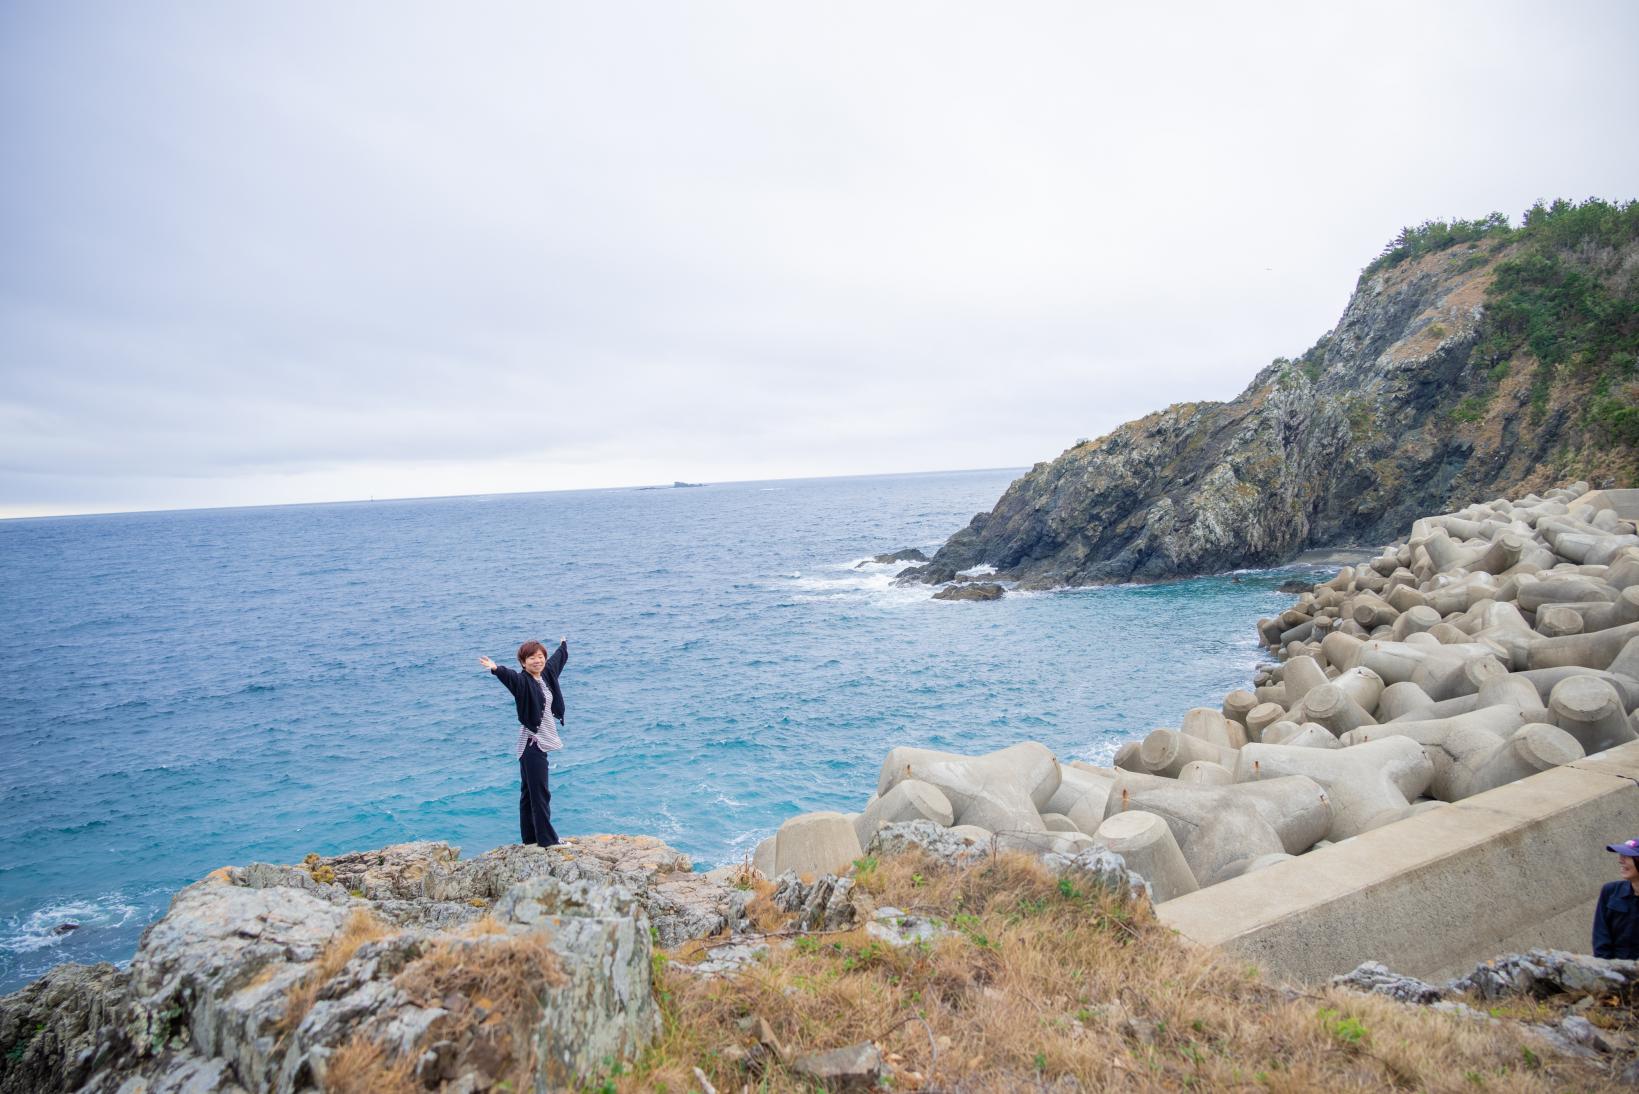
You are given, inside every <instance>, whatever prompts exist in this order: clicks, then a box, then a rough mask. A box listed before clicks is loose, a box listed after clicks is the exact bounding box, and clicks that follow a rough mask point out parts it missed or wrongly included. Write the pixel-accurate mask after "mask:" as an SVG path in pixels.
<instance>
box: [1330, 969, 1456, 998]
mask: <svg viewBox="0 0 1639 1094" xmlns="http://www.w3.org/2000/svg"><path fill="white" fill-rule="evenodd" d="M1332 983H1333V984H1334V985H1336V986H1337V987H1340V988H1348V989H1350V990H1351V991H1358V992H1365V993H1368V994H1371V995H1386V996H1388V997H1389V998H1390V999H1398V1000H1400V1002H1402V1003H1419V1004H1427V1003H1434V1002H1438V1001H1439V1000H1441V999H1444V998H1445V994H1446V993H1445V989H1444V988H1437V987H1435V986H1434V985H1433V984H1429V983H1426V982H1424V981H1422V980H1418V979H1417V978H1416V977H1414V976H1402V975H1400V974H1399V973H1397V972H1390V971H1389V969H1388V967H1387V966H1385V965H1383V964H1382V963H1381V962H1378V961H1367V962H1366V963H1364V964H1362V965H1360V966H1358V967H1357V968H1356V969H1355V970H1354V971H1353V972H1351V973H1346V974H1344V975H1342V976H1334V977H1332Z"/></svg>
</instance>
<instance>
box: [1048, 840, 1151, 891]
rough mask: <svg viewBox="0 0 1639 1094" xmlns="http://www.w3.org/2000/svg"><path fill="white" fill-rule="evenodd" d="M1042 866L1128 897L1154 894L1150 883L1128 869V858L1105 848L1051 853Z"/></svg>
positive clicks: (1086, 883) (1089, 884)
mask: <svg viewBox="0 0 1639 1094" xmlns="http://www.w3.org/2000/svg"><path fill="white" fill-rule="evenodd" d="M1041 861H1042V865H1044V866H1046V867H1047V868H1048V869H1049V870H1051V871H1053V872H1054V873H1056V874H1059V875H1061V876H1069V877H1072V878H1073V879H1075V880H1076V881H1079V882H1080V883H1081V884H1083V885H1086V886H1089V887H1094V888H1100V889H1105V890H1107V891H1109V892H1112V893H1116V894H1118V895H1120V896H1122V897H1125V898H1126V899H1128V900H1137V899H1138V898H1139V897H1143V898H1145V899H1146V900H1147V899H1149V897H1150V883H1149V882H1148V881H1146V880H1145V879H1144V878H1141V877H1139V876H1138V875H1137V874H1135V873H1133V872H1132V871H1131V870H1129V869H1127V861H1126V860H1125V859H1123V858H1122V857H1121V856H1120V855H1118V854H1116V853H1115V852H1114V851H1111V850H1109V849H1108V848H1105V847H1089V848H1086V849H1085V850H1082V851H1078V852H1076V853H1075V854H1073V855H1064V854H1058V853H1053V854H1047V855H1043V856H1042V860H1041Z"/></svg>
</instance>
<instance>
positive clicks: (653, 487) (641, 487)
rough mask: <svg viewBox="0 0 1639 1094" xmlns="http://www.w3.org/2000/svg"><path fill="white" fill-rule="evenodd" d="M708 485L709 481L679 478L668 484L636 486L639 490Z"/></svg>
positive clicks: (677, 488) (681, 488)
mask: <svg viewBox="0 0 1639 1094" xmlns="http://www.w3.org/2000/svg"><path fill="white" fill-rule="evenodd" d="M709 485H710V484H709V483H704V482H683V481H682V480H681V479H680V480H678V481H676V482H673V483H672V484H671V485H670V486H639V487H637V489H639V490H683V489H686V488H690V487H696V486H709Z"/></svg>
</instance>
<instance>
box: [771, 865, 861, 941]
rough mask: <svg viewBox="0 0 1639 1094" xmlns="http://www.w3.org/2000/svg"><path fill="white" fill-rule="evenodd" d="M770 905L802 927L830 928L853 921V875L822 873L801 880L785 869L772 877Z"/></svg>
mask: <svg viewBox="0 0 1639 1094" xmlns="http://www.w3.org/2000/svg"><path fill="white" fill-rule="evenodd" d="M772 899H773V901H774V906H775V907H776V908H779V909H780V910H781V911H785V912H790V913H791V914H792V916H793V917H794V920H795V925H796V926H797V927H798V928H800V929H801V930H805V931H821V930H824V931H834V930H838V929H840V928H843V927H850V926H852V925H853V922H854V914H855V912H854V879H853V878H848V877H841V878H839V877H837V876H836V875H834V874H825V875H822V876H821V877H819V878H816V879H815V880H814V881H812V882H805V881H803V880H802V878H800V877H798V876H797V874H796V871H794V870H788V871H786V872H785V873H783V874H781V875H780V876H779V877H778V878H776V879H775V881H774V895H773V898H772Z"/></svg>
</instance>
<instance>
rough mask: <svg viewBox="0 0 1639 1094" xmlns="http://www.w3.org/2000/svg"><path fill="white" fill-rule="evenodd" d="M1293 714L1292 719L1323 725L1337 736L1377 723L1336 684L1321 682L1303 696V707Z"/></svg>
mask: <svg viewBox="0 0 1639 1094" xmlns="http://www.w3.org/2000/svg"><path fill="white" fill-rule="evenodd" d="M1293 714H1294V717H1293V719H1292V720H1293V721H1296V722H1314V723H1316V724H1318V725H1323V726H1325V727H1326V728H1327V729H1329V730H1331V731H1332V732H1333V733H1335V734H1337V735H1338V736H1339V737H1341V736H1342V735H1343V734H1345V733H1347V732H1349V730H1351V729H1355V728H1357V727H1359V726H1370V725H1376V724H1377V719H1375V718H1373V717H1372V716H1371V715H1370V714H1368V713H1366V711H1365V710H1363V709H1361V706H1360V704H1359V703H1357V702H1355V701H1354V700H1353V699H1351V698H1350V697H1349V693H1348V692H1346V691H1344V690H1343V689H1342V688H1340V687H1338V686H1337V685H1336V684H1323V685H1322V686H1320V687H1318V688H1315V689H1314V690H1313V691H1311V692H1310V693H1309V694H1308V695H1307V696H1306V697H1305V698H1304V700H1303V709H1302V710H1301V711H1294V712H1293Z"/></svg>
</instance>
